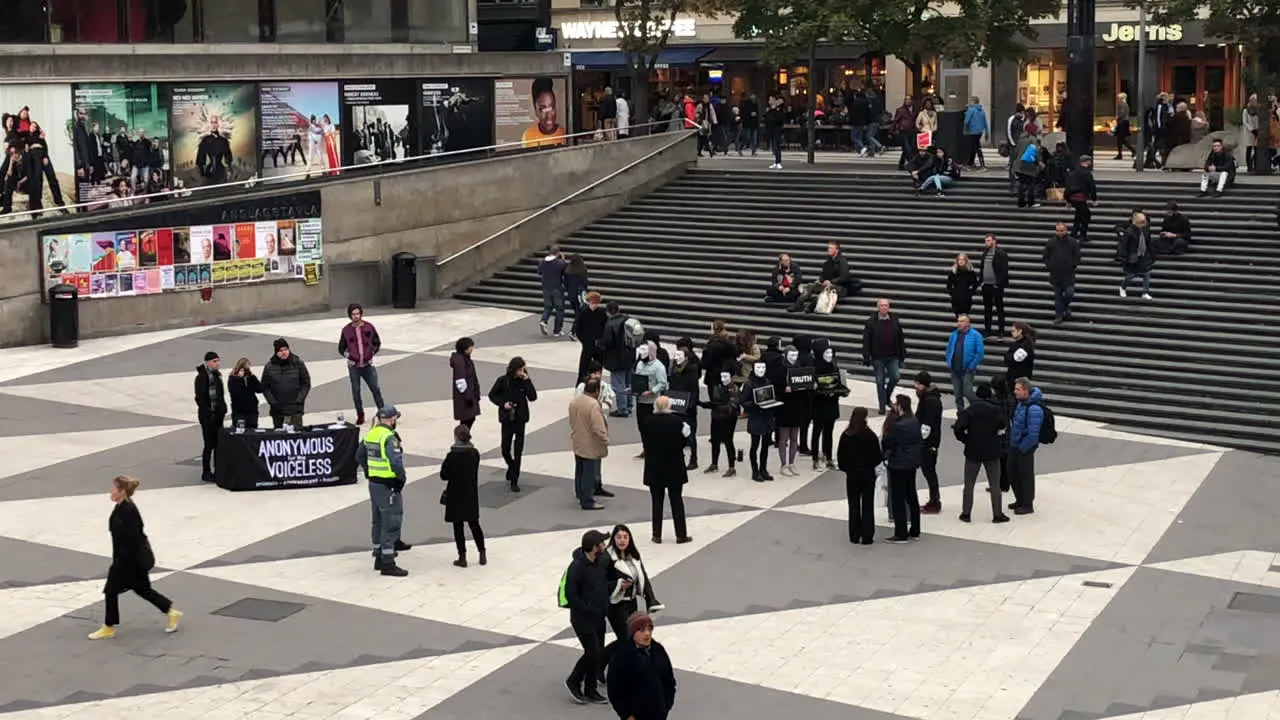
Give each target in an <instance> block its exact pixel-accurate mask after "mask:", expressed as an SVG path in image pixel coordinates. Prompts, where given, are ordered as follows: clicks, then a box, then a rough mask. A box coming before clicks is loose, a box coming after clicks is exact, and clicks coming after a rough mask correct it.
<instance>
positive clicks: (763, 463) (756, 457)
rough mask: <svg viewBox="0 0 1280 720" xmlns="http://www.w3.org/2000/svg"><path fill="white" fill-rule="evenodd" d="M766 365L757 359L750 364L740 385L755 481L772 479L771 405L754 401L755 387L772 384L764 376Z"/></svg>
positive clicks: (752, 474)
mask: <svg viewBox="0 0 1280 720" xmlns="http://www.w3.org/2000/svg"><path fill="white" fill-rule="evenodd" d="M767 370H768V365H766V364H765V363H764V362H763V361H760V360H757V361H756V362H755V363H753V364H752V365H751V376H750V377H748V378H747V380H746V382H745V383H744V384H743V386H742V394H741V402H742V409H743V410H745V411H746V413H747V433H748V434H749V435H751V450H750V460H751V479H752V480H754V481H756V482H767V481H769V480H773V476H772V475H770V474H769V440H770V438H771V437H773V427H774V425H773V412H774V408H772V407H767V408H766V407H760V405H759V404H757V403H756V399H755V391H756V389H757V388H763V387H766V386H772V385H773V381H772V380H770V379H769V378H768V377H767V376H766V374H765V373H766V371H767Z"/></svg>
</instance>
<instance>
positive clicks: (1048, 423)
mask: <svg viewBox="0 0 1280 720" xmlns="http://www.w3.org/2000/svg"><path fill="white" fill-rule="evenodd" d="M1040 410H1041V412H1043V413H1044V419H1043V420H1041V421H1040V444H1041V445H1052V444H1053V443H1054V441H1056V440H1057V439H1058V427H1057V423H1056V422H1055V421H1054V419H1053V411H1052V410H1050V409H1049V406H1048V405H1045V404H1044V401H1043V400H1041V401H1040Z"/></svg>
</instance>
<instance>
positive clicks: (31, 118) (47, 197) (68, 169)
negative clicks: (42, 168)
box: [0, 83, 76, 210]
mask: <svg viewBox="0 0 1280 720" xmlns="http://www.w3.org/2000/svg"><path fill="white" fill-rule="evenodd" d="M0 108H4V109H5V113H4V134H5V137H6V140H5V142H6V144H8V143H9V136H10V135H11V134H12V135H13V136H14V139H18V140H21V141H23V144H24V145H25V146H26V148H27V150H26V153H27V157H28V158H31V157H32V153H38V154H42V155H43V156H44V157H43V158H41V159H42V160H48V161H49V163H48V165H47V172H41V173H32V174H29V175H28V176H27V182H26V184H25V186H24V188H23V191H24V192H25V193H26V194H27V195H28V196H34V197H32V201H31V205H30V207H31V209H32V210H38V209H41V208H51V207H54V206H55V205H63V204H66V203H74V202H75V192H76V187H75V155H74V154H73V153H72V149H71V129H72V117H71V86H70V85H67V84H57V83H28V84H23V83H5V84H3V85H0ZM41 164H42V165H43V162H42V163H41Z"/></svg>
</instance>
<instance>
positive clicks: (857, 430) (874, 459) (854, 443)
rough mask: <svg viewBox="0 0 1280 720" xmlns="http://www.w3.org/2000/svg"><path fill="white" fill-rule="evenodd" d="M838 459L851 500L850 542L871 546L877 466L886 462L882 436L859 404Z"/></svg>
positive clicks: (845, 435)
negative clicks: (880, 436)
mask: <svg viewBox="0 0 1280 720" xmlns="http://www.w3.org/2000/svg"><path fill="white" fill-rule="evenodd" d="M836 458H837V460H838V462H839V466H840V470H841V471H842V472H844V489H845V495H846V497H847V498H848V500H849V542H851V543H861V544H863V545H870V544H871V543H873V542H875V536H876V510H875V494H876V469H877V468H879V467H880V463H882V462H884V456H883V455H882V454H881V452H880V438H878V437H876V431H875V430H872V429H871V428H870V426H868V425H867V409H866V408H864V407H856V408H854V409H853V415H851V416H850V417H849V426H848V427H846V428H845V429H844V432H843V433H841V434H840V447H839V450H837V455H836Z"/></svg>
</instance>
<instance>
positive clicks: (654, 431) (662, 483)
mask: <svg viewBox="0 0 1280 720" xmlns="http://www.w3.org/2000/svg"><path fill="white" fill-rule="evenodd" d="M640 440H641V441H642V444H643V447H644V484H645V486H647V487H659V488H665V487H672V486H677V485H684V484H685V483H687V482H689V471H688V470H686V469H685V464H684V448H685V445H686V444H687V443H686V440H685V437H684V418H682V417H680V416H679V415H674V414H672V413H658V412H655V413H654V414H653V415H652V416H650V417H649V419H648V420H646V421H645V423H644V425H643V426H642V429H641V431H640Z"/></svg>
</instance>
